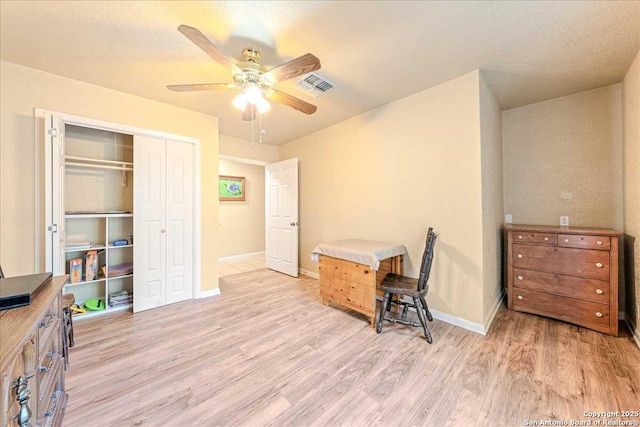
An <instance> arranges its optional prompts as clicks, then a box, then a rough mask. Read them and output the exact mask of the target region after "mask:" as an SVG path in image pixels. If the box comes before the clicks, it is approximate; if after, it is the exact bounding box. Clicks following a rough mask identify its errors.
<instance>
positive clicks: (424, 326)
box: [413, 297, 433, 344]
mask: <svg viewBox="0 0 640 427" xmlns="http://www.w3.org/2000/svg"><path fill="white" fill-rule="evenodd" d="M413 303H414V304H415V306H416V312H417V313H418V319H420V323H422V329H424V336H425V338H426V339H427V342H428V343H429V344H431V343H432V342H433V338H431V332H429V328H428V327H427V321H426V319H425V318H424V313H423V312H422V310H421V309H420V306H421V305H422V302H421V301H420V300H419V299H418V298H416V297H414V298H413Z"/></svg>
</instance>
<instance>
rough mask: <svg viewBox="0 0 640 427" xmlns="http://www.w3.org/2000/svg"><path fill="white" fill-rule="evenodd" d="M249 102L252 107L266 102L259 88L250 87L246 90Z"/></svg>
mask: <svg viewBox="0 0 640 427" xmlns="http://www.w3.org/2000/svg"><path fill="white" fill-rule="evenodd" d="M244 94H245V96H246V98H247V102H248V103H249V104H251V105H258V104H259V103H260V101H264V98H263V97H262V91H261V90H260V88H259V87H257V86H249V87H247V88H246V89H245V90H244Z"/></svg>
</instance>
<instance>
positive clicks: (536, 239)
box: [506, 225, 621, 336]
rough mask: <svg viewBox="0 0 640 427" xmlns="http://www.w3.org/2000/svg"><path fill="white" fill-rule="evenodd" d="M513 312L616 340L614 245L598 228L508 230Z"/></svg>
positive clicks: (615, 237)
mask: <svg viewBox="0 0 640 427" xmlns="http://www.w3.org/2000/svg"><path fill="white" fill-rule="evenodd" d="M506 232H507V287H508V300H507V301H508V307H509V309H511V310H515V311H523V312H527V313H532V314H538V315H542V316H546V317H552V318H554V319H559V320H563V321H565V322H569V323H573V324H576V325H580V326H584V327H585V328H589V329H594V330H596V331H600V332H604V333H607V334H610V335H614V336H617V335H618V241H619V239H620V236H621V233H620V232H618V231H615V230H611V229H602V228H576V227H551V226H533V225H508V226H507V227H506Z"/></svg>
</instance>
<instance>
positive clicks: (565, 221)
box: [560, 216, 569, 227]
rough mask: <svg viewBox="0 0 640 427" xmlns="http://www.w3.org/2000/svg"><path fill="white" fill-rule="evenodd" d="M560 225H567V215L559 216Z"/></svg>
mask: <svg viewBox="0 0 640 427" xmlns="http://www.w3.org/2000/svg"><path fill="white" fill-rule="evenodd" d="M560 226H561V227H568V226H569V217H568V216H561V217H560Z"/></svg>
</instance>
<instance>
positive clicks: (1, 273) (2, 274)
mask: <svg viewBox="0 0 640 427" xmlns="http://www.w3.org/2000/svg"><path fill="white" fill-rule="evenodd" d="M0 279H4V273H3V272H2V266H1V265H0Z"/></svg>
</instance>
